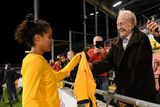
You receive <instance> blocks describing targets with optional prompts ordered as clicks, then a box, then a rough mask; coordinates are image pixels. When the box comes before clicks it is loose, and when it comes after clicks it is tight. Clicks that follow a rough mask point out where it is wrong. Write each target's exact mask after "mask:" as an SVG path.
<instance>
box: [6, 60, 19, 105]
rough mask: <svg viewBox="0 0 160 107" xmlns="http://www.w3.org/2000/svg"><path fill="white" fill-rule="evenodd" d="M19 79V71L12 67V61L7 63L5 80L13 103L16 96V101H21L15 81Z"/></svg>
mask: <svg viewBox="0 0 160 107" xmlns="http://www.w3.org/2000/svg"><path fill="white" fill-rule="evenodd" d="M16 79H17V72H16V70H14V69H13V68H12V67H11V64H10V63H7V64H6V65H5V72H4V81H3V83H6V86H7V91H8V95H9V100H10V102H11V103H13V102H14V98H15V100H16V101H19V99H18V95H17V90H16V85H15V81H16Z"/></svg>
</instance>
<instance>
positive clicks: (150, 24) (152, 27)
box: [146, 20, 160, 37]
mask: <svg viewBox="0 0 160 107" xmlns="http://www.w3.org/2000/svg"><path fill="white" fill-rule="evenodd" d="M146 28H147V29H148V31H149V33H150V34H152V35H154V36H155V37H159V36H160V25H158V24H157V23H156V22H154V21H150V20H148V21H147V25H146Z"/></svg>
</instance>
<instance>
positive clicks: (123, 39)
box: [122, 32, 132, 50]
mask: <svg viewBox="0 0 160 107" xmlns="http://www.w3.org/2000/svg"><path fill="white" fill-rule="evenodd" d="M131 35H132V32H131V33H130V34H129V35H128V36H127V37H126V38H122V44H123V48H124V50H125V49H126V47H127V45H128V42H129V40H130V39H131Z"/></svg>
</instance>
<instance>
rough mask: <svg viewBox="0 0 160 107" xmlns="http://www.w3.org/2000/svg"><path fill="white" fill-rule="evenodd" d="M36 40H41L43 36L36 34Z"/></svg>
mask: <svg viewBox="0 0 160 107" xmlns="http://www.w3.org/2000/svg"><path fill="white" fill-rule="evenodd" d="M34 40H35V42H39V41H40V40H41V36H40V35H39V34H36V35H35V36H34Z"/></svg>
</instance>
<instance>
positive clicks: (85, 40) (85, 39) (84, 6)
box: [83, 0, 87, 49]
mask: <svg viewBox="0 0 160 107" xmlns="http://www.w3.org/2000/svg"><path fill="white" fill-rule="evenodd" d="M86 19H87V15H86V0H83V25H84V49H85V48H86V47H87V31H86Z"/></svg>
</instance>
